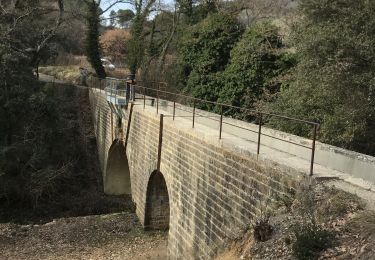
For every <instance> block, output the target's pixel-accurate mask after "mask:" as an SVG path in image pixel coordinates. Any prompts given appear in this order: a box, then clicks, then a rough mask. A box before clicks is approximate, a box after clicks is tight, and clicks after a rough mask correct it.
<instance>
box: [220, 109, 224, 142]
mask: <svg viewBox="0 0 375 260" xmlns="http://www.w3.org/2000/svg"><path fill="white" fill-rule="evenodd" d="M219 129H220V130H219V139H221V133H222V131H223V105H220V128H219Z"/></svg>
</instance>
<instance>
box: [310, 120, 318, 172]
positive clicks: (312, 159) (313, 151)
mask: <svg viewBox="0 0 375 260" xmlns="http://www.w3.org/2000/svg"><path fill="white" fill-rule="evenodd" d="M317 130H318V124H314V130H313V143H312V150H311V164H310V176H312V175H313V174H314V157H315V142H316V133H317Z"/></svg>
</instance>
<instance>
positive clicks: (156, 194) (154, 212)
mask: <svg viewBox="0 0 375 260" xmlns="http://www.w3.org/2000/svg"><path fill="white" fill-rule="evenodd" d="M146 196H147V197H146V212H145V229H146V230H168V229H169V218H170V208H169V195H168V188H167V183H166V182H165V179H164V176H163V174H162V173H161V172H159V171H154V172H153V173H152V174H151V176H150V179H149V181H148V185H147V195H146Z"/></svg>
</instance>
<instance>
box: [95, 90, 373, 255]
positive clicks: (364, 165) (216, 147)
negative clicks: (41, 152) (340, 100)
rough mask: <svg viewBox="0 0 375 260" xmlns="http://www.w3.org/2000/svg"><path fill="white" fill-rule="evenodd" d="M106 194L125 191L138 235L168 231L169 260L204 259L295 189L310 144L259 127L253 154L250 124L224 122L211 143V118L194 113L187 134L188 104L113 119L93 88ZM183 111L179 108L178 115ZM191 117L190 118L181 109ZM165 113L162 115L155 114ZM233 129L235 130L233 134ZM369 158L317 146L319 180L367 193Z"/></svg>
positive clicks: (131, 110) (135, 110)
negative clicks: (143, 231)
mask: <svg viewBox="0 0 375 260" xmlns="http://www.w3.org/2000/svg"><path fill="white" fill-rule="evenodd" d="M90 103H91V107H92V113H93V118H94V123H95V132H96V137H97V144H98V150H99V159H100V164H101V167H102V172H103V182H104V189H105V192H106V193H108V194H131V196H132V199H133V201H134V203H135V204H136V213H137V215H138V217H139V220H140V221H141V223H142V225H143V226H144V228H145V229H164V230H169V231H168V232H169V235H168V253H169V257H170V258H171V259H211V258H213V257H214V256H215V255H216V254H217V253H218V250H220V248H221V247H222V245H223V244H224V243H225V242H226V241H228V240H231V239H234V238H236V237H238V236H240V235H241V232H243V231H244V230H245V229H246V227H248V226H249V225H250V224H251V222H252V221H253V219H254V217H255V216H257V215H259V214H260V211H261V210H262V208H264V207H266V206H267V204H268V203H269V202H270V200H274V199H275V198H277V196H281V195H282V194H284V193H287V192H288V190H290V189H295V188H296V186H297V185H298V182H299V181H300V180H301V179H303V178H305V177H306V176H307V175H308V172H309V167H310V164H309V158H310V153H309V151H306V150H304V149H303V147H300V146H298V145H294V146H293V145H292V144H290V143H288V142H283V141H285V140H287V141H291V140H292V141H294V142H297V143H300V144H301V145H302V144H305V145H306V144H311V141H310V140H307V139H304V138H300V137H296V136H293V135H289V134H286V133H282V132H278V131H275V130H271V129H265V130H264V131H265V133H268V135H269V136H275V137H277V139H272V138H269V137H267V136H265V137H262V147H261V152H260V154H259V157H258V156H257V155H256V143H255V142H254V140H256V134H255V135H253V136H252V134H251V133H248V132H247V133H246V134H245V133H244V132H241V131H242V130H241V129H242V128H250V129H251V128H254V129H257V126H255V125H251V124H248V123H244V122H240V121H236V120H234V119H230V118H225V120H226V122H227V123H228V122H230V123H228V124H227V125H226V126H225V127H224V129H223V136H222V139H221V140H219V138H218V131H217V129H218V125H217V120H216V121H215V120H211V121H210V119H207V118H214V117H215V116H217V115H214V114H211V113H208V112H204V111H199V113H200V114H201V115H203V114H204V115H206V117H197V118H196V122H195V127H194V128H192V124H191V118H189V117H188V116H187V115H188V114H189V113H188V112H189V108H187V107H185V109H182V108H183V106H179V108H180V109H179V111H180V112H179V114H178V116H177V117H176V118H175V120H173V119H172V118H171V117H170V115H171V113H170V112H171V111H170V109H171V104H170V103H168V102H167V101H161V102H160V106H159V108H158V109H159V114H157V112H156V108H155V107H152V106H151V104H149V103H147V104H146V106H145V108H144V106H143V102H139V104H138V103H137V102H136V103H134V105H129V106H128V107H127V108H126V109H123V111H122V113H123V115H124V117H123V118H122V119H120V118H119V117H118V115H117V114H116V113H114V111H113V109H112V110H111V106H109V104H108V103H107V100H106V96H105V93H104V92H103V91H102V90H99V89H90ZM184 111H185V112H184ZM186 111H188V112H186ZM160 114H163V115H164V117H161V115H160ZM234 126H240V127H242V128H238V129H239V130H234ZM374 173H375V159H374V158H373V157H370V156H366V155H362V154H358V153H354V152H350V151H346V150H343V149H340V148H337V147H333V146H329V145H325V144H321V143H317V145H316V165H315V174H314V176H316V177H318V178H319V177H329V178H335V179H341V180H344V181H347V182H350V181H353V182H355V181H357V182H360V183H361V184H364V185H369V187H370V188H373V184H374V183H375V176H374Z"/></svg>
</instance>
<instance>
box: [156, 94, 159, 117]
mask: <svg viewBox="0 0 375 260" xmlns="http://www.w3.org/2000/svg"><path fill="white" fill-rule="evenodd" d="M156 114H159V88H158V89H157V90H156Z"/></svg>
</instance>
